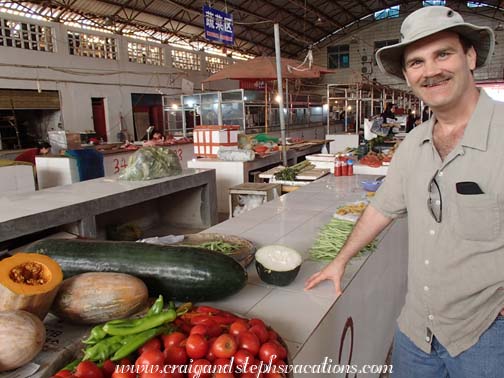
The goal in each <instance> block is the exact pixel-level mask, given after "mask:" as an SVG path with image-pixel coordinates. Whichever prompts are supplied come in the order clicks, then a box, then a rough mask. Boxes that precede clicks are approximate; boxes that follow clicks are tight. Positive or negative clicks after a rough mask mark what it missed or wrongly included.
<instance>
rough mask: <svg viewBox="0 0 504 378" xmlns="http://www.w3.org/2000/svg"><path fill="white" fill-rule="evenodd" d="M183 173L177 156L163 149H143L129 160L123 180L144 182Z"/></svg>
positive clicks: (122, 175)
mask: <svg viewBox="0 0 504 378" xmlns="http://www.w3.org/2000/svg"><path fill="white" fill-rule="evenodd" d="M181 172H182V167H181V165H180V160H179V158H178V156H177V154H176V153H175V152H174V151H172V150H170V149H168V148H163V147H142V148H140V149H139V150H138V151H136V152H135V153H134V154H133V155H131V157H130V158H129V160H128V166H127V167H126V168H125V169H124V171H123V172H122V173H121V174H120V175H119V178H120V179H121V180H130V181H142V180H152V179H156V178H161V177H168V176H175V175H179V174H180V173H181Z"/></svg>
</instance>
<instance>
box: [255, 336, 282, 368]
mask: <svg viewBox="0 0 504 378" xmlns="http://www.w3.org/2000/svg"><path fill="white" fill-rule="evenodd" d="M278 356H279V351H278V347H277V345H276V344H275V343H273V342H272V341H268V342H267V343H264V344H263V345H261V348H260V349H259V359H260V360H261V361H262V362H265V363H269V362H270V361H272V362H275V361H276V360H278V359H279V357H278Z"/></svg>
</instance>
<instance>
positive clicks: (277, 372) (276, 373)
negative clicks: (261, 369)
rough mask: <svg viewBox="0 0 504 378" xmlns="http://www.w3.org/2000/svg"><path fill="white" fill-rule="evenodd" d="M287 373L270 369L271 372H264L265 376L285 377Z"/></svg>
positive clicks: (266, 377)
mask: <svg viewBox="0 0 504 378" xmlns="http://www.w3.org/2000/svg"><path fill="white" fill-rule="evenodd" d="M285 377H286V376H285V374H284V373H281V372H279V371H270V372H269V373H264V378H285Z"/></svg>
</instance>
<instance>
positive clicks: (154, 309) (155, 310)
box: [146, 295, 164, 316]
mask: <svg viewBox="0 0 504 378" xmlns="http://www.w3.org/2000/svg"><path fill="white" fill-rule="evenodd" d="M163 307H164V301H163V296H162V295H160V296H159V297H158V299H156V301H155V302H154V304H153V305H152V306H151V308H150V309H149V311H148V312H147V315H146V316H151V315H157V314H159V313H161V311H163Z"/></svg>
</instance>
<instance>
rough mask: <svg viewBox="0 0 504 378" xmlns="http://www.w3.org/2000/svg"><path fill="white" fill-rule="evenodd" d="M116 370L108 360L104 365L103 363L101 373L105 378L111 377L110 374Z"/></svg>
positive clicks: (113, 364) (114, 365)
mask: <svg viewBox="0 0 504 378" xmlns="http://www.w3.org/2000/svg"><path fill="white" fill-rule="evenodd" d="M115 369H116V364H115V363H114V362H112V361H110V360H106V361H105V362H104V363H103V366H102V371H103V375H104V376H105V377H110V376H112V373H113V372H114V371H115Z"/></svg>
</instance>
